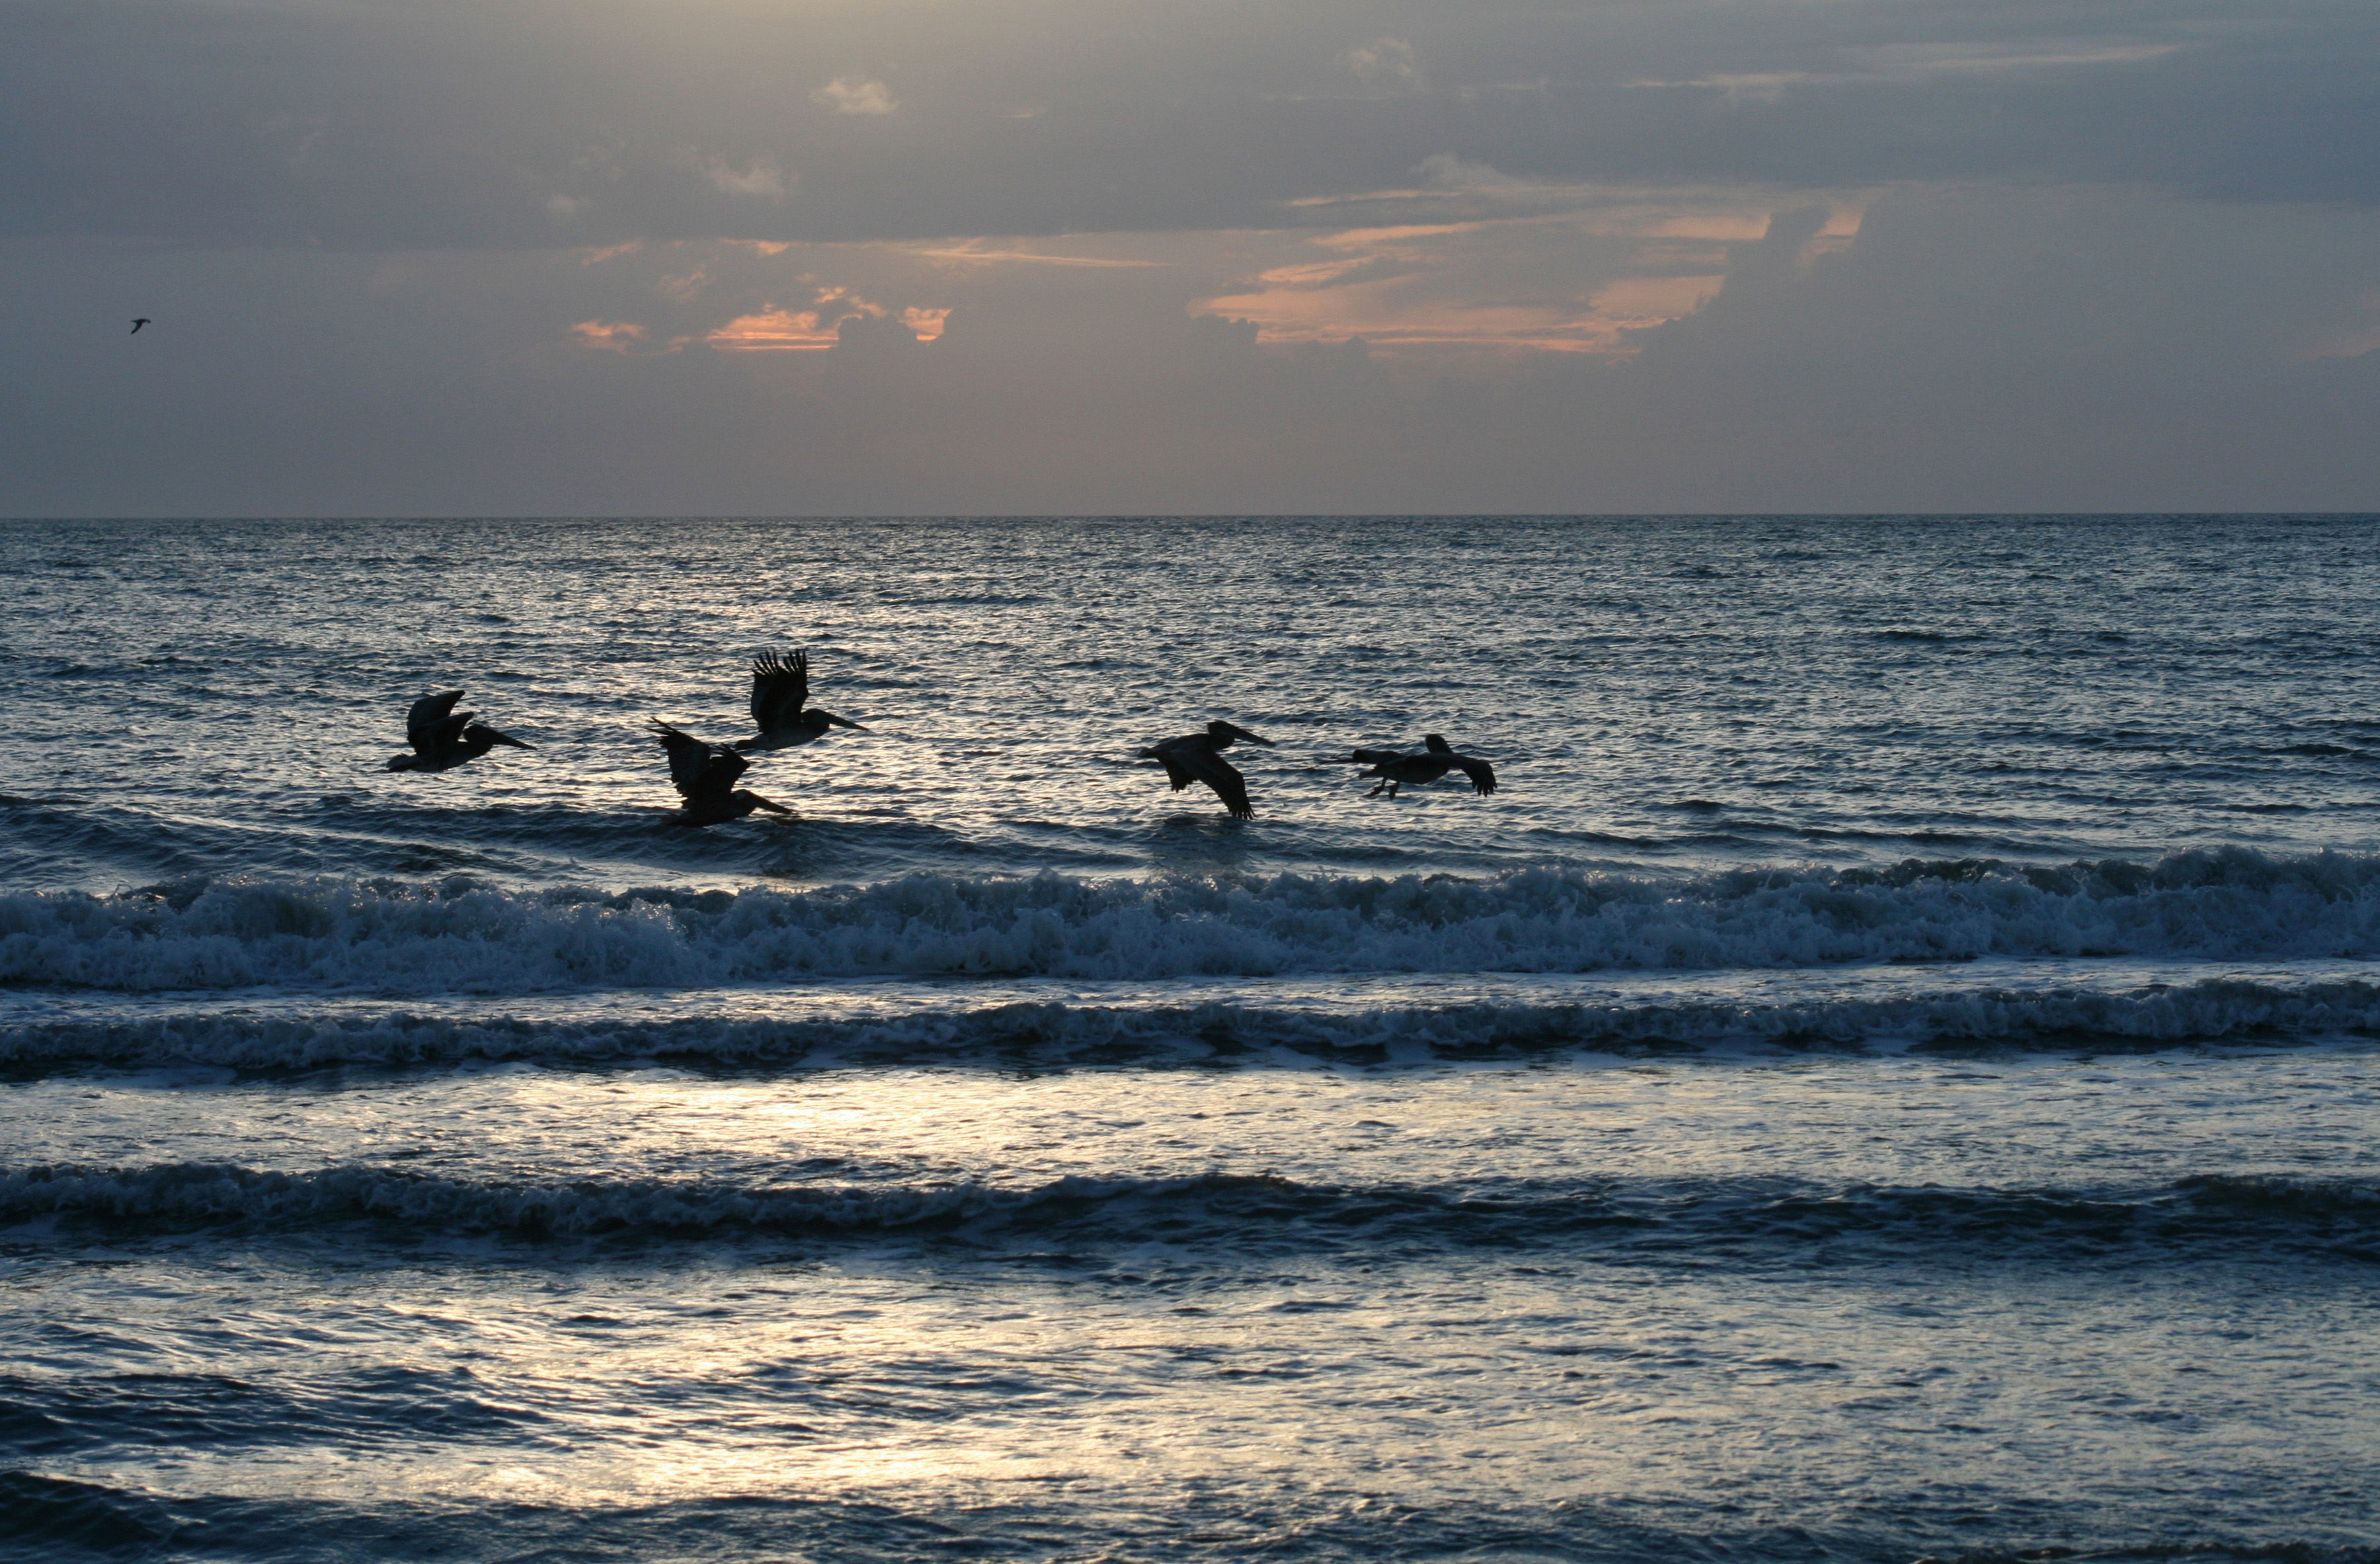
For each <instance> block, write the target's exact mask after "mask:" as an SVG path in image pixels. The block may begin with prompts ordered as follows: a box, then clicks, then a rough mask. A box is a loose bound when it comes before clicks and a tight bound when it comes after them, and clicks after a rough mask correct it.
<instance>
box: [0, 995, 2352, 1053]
mask: <svg viewBox="0 0 2380 1564" xmlns="http://www.w3.org/2000/svg"><path fill="white" fill-rule="evenodd" d="M755 997H757V996H754V995H752V994H749V993H738V994H729V995H721V996H717V998H718V999H719V1000H722V1001H732V1000H744V1001H745V1002H747V1003H749V1002H750V1001H751V1000H752V999H754V998H755ZM402 1003H403V1001H398V1002H397V1004H396V1005H388V1006H383V1005H373V1006H370V1007H369V1008H362V1007H358V1006H357V1005H355V1004H353V1003H351V1002H334V1005H333V1006H332V1007H329V1008H324V1009H322V1010H303V1009H299V1010H290V1009H286V1008H273V1009H241V1008H237V1007H231V1008H226V1009H222V1010H212V1009H211V1010H204V1011H179V1012H175V1013H169V1014H155V1015H138V1014H135V1015H129V1016H127V1015H121V1014H117V1015H102V1016H98V1017H94V1018H91V1019H78V1020H46V1021H30V1022H20V1023H18V1024H12V1025H5V1026H0V1068H6V1069H9V1070H12V1071H14V1072H17V1073H38V1072H42V1071H45V1070H55V1069H69V1068H76V1067H88V1066H100V1067H106V1068H115V1069H135V1070H138V1069H149V1068H160V1067H178V1066H201V1067H209V1068H217V1069H230V1070H246V1071H289V1070H317V1069H325V1068H331V1067H334V1066H341V1065H363V1066H381V1067H422V1066H431V1067H435V1066H444V1065H455V1064H464V1063H471V1062H477V1061H513V1060H523V1061H537V1062H541V1063H547V1064H555V1065H565V1066H568V1065H582V1064H583V1065H595V1064H604V1063H611V1062H617V1061H641V1060H658V1061H669V1062H672V1063H675V1064H684V1065H692V1066H695V1067H698V1068H718V1069H728V1070H765V1069H771V1068H777V1069H786V1068H824V1067H830V1066H855V1065H859V1066H866V1065H889V1064H910V1063H927V1062H931V1063H944V1064H947V1063H957V1064H990V1065H997V1066H1001V1067H1008V1066H1012V1065H1016V1064H1020V1063H1030V1064H1032V1065H1033V1066H1035V1067H1037V1068H1044V1069H1047V1068H1054V1067H1062V1066H1067V1065H1100V1066H1111V1065H1120V1064H1134V1065H1160V1066H1162V1065H1166V1064H1184V1063H1197V1064H1202V1065H1211V1064H1225V1063H1235V1062H1236V1063H1262V1064H1268V1065H1278V1064H1284V1063H1294V1062H1295V1061H1300V1060H1310V1061H1327V1062H1330V1063H1333V1064H1361V1065H1387V1064H1405V1065H1427V1064H1433V1063H1438V1062H1442V1061H1477V1060H1495V1059H1529V1058H1540V1057H1545V1056H1548V1055H1552V1054H1560V1053H1597V1052H1599V1053H1609V1054H1617V1055H1622V1056H1637V1055H1647V1054H1704V1053H1710V1052H1714V1051H1721V1050H1738V1051H1748V1052H1749V1055H1750V1057H1755V1058H1765V1057H1771V1056H1773V1055H1774V1054H1775V1053H1776V1052H1777V1051H1779V1050H1810V1049H1831V1050H1844V1049H1872V1048H1886V1049H1893V1050H1898V1049H1903V1048H1914V1049H1932V1050H1941V1051H1965V1050H1974V1051H1988V1050H1995V1049H2020V1050H2021V1049H2049V1050H2077V1049H2087V1050H2091V1051H2095V1052H2108V1051H2118V1050H2141V1049H2159V1048H2170V1047H2177V1046H2188V1045H2199V1044H2250V1045H2273V1044H2287V1043H2296V1042H2301V1041H2303V1040H2306V1039H2310V1038H2318V1037H2373V1036H2380V983H2369V982H2362V981H2356V980H2345V981H2326V982H2312V983H2305V984H2301V985H2295V986H2290V985H2284V984H2277V983H2266V982H2256V981H2248V980H2243V979H2210V980H2207V981H2203V982H2199V983H2193V984H2188V985H2181V986H2174V987H2162V986H2159V987H2151V988H2142V989H2136V990H2133V991H2131V992H2115V993H2111V992H2105V991H2096V990H2089V989H2079V988H2063V989H2051V990H2046V991H2044V990H2032V991H2012V990H2008V989H1975V990H1967V991H1950V992H1939V993H1929V994H1919V995H1914V996H1900V997H1893V998H1885V999H1845V998H1840V997H1837V998H1828V999H1814V1000H1807V1001H1803V1002H1786V1003H1765V1004H1762V1003H1748V1002H1736V1003H1723V1002H1718V1001H1715V1000H1713V1001H1675V1000H1663V1001H1656V1002H1633V1003H1632V1002H1629V1001H1626V1000H1621V999H1617V998H1609V999H1600V1000H1578V1001H1572V1002H1563V1001H1552V1002H1547V1001H1543V1000H1512V1001H1488V1000H1483V1001H1476V1002H1469V1003H1457V1004H1415V1003H1382V1004H1361V1003H1357V1004H1347V1005H1319V1006H1318V1005H1314V1004H1299V1003H1291V1002H1283V1003H1265V1002H1243V1001H1236V1000H1205V1001H1199V1002H1189V1003H1165V1002H1157V1003H1142V1004H1104V1003H1099V1002H1095V1001H1093V1002H1085V1001H1081V1000H1017V1001H1011V1002H1006V1003H999V1004H986V1005H978V1006H968V1007H956V1008H933V1009H917V1010H913V1011H909V1012H905V1013H899V1014H889V1015H887V1014H874V1015H856V1016H851V1017H847V1018H836V1019H823V1018H818V1017H815V1016H811V1015H807V1014H803V1013H793V1014H784V1015H761V1016H751V1015H735V1014H724V1015H722V1014H683V1013H681V1014H674V1015H672V1014H655V1015H649V1016H643V1017H639V1016H637V1015H634V1014H629V1015H620V1014H616V1013H613V1014H605V1015H601V1016H594V1017H589V1016H571V1015H562V1016H547V1015H539V1014H537V1013H535V1012H527V1013H518V1014H515V1013H505V1012H502V1011H491V1012H485V1013H478V1012H438V1011H421V1010H408V1009H404V1008H400V1007H401V1005H402Z"/></svg>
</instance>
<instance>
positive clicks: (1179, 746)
mask: <svg viewBox="0 0 2380 1564" xmlns="http://www.w3.org/2000/svg"><path fill="white" fill-rule="evenodd" d="M1235 739H1245V740H1247V741H1248V742H1249V743H1250V744H1260V745H1263V746H1265V747H1266V748H1268V749H1269V748H1271V747H1272V740H1270V739H1269V738H1258V737H1257V735H1256V734H1252V733H1250V732H1248V731H1247V729H1245V728H1240V727H1234V726H1233V725H1232V724H1231V723H1229V722H1226V721H1223V720H1222V719H1221V718H1220V717H1219V718H1217V719H1216V720H1215V721H1211V722H1209V723H1208V724H1207V731H1206V732H1205V733H1203V734H1183V735H1182V736H1181V737H1180V738H1170V739H1167V740H1165V741H1164V742H1163V743H1161V744H1152V745H1150V746H1148V747H1147V749H1144V750H1142V751H1141V752H1140V758H1142V759H1144V760H1159V761H1162V762H1164V765H1165V776H1166V780H1167V781H1169V782H1172V784H1173V791H1174V792H1176V793H1179V792H1181V791H1182V790H1183V789H1184V788H1185V787H1188V786H1189V785H1190V784H1191V783H1192V782H1205V783H1206V784H1207V785H1208V787H1211V788H1213V789H1214V790H1215V796H1216V797H1218V798H1220V799H1221V800H1222V801H1223V807H1224V808H1226V809H1229V810H1230V811H1231V812H1232V814H1233V817H1234V818H1238V819H1243V820H1252V819H1255V818H1257V811H1256V806H1255V805H1253V804H1250V803H1249V802H1248V783H1247V779H1246V778H1245V777H1243V776H1241V775H1240V773H1239V772H1237V771H1235V770H1233V769H1232V767H1231V765H1230V763H1229V762H1228V761H1226V760H1225V759H1224V758H1223V757H1222V751H1224V750H1226V749H1229V748H1230V747H1231V746H1232V744H1233V740H1235Z"/></svg>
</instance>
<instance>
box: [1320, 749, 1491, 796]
mask: <svg viewBox="0 0 2380 1564" xmlns="http://www.w3.org/2000/svg"><path fill="white" fill-rule="evenodd" d="M1422 743H1424V744H1425V745H1427V746H1429V747H1428V748H1427V750H1425V751H1424V752H1423V753H1421V754H1419V755H1409V754H1407V753H1405V752H1404V751H1403V750H1401V749H1359V750H1357V751H1355V755H1354V763H1355V764H1356V765H1358V766H1369V767H1371V768H1372V769H1371V770H1368V771H1366V772H1365V773H1364V774H1365V775H1366V776H1367V777H1378V778H1379V779H1380V780H1379V781H1378V782H1375V783H1373V784H1372V791H1371V792H1369V793H1367V794H1364V796H1365V797H1366V798H1378V796H1379V795H1380V789H1382V788H1384V787H1385V788H1387V789H1388V790H1389V796H1390V797H1391V798H1394V797H1395V796H1396V795H1397V788H1398V787H1399V785H1401V784H1402V783H1404V782H1413V783H1415V784H1416V785H1418V784H1420V783H1422V782H1436V781H1437V780H1438V779H1439V778H1440V777H1442V776H1444V775H1446V773H1447V772H1449V771H1452V770H1460V771H1461V772H1462V773H1463V775H1464V776H1466V777H1469V778H1470V779H1471V785H1472V786H1473V787H1474V788H1475V789H1476V790H1477V791H1479V792H1481V793H1493V792H1495V791H1496V769H1495V768H1494V767H1493V766H1490V765H1489V764H1488V762H1487V761H1485V760H1482V759H1479V758H1476V757H1474V756H1469V755H1457V754H1456V753H1455V752H1454V747H1453V746H1451V745H1450V744H1448V743H1447V742H1446V739H1445V737H1444V736H1443V735H1442V734H1423V735H1422Z"/></svg>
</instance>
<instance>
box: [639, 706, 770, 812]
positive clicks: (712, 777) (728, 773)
mask: <svg viewBox="0 0 2380 1564" xmlns="http://www.w3.org/2000/svg"><path fill="white" fill-rule="evenodd" d="M653 736H654V737H655V738H657V739H658V740H660V742H661V746H662V748H663V749H665V750H668V751H669V764H670V781H671V782H674V783H675V784H676V785H677V793H678V796H679V797H681V798H683V799H685V800H686V802H687V803H689V804H691V803H693V802H694V801H695V799H697V798H698V797H700V796H701V795H702V794H705V793H708V792H710V791H712V790H714V789H715V790H718V791H721V792H724V791H725V790H726V789H728V788H731V787H734V786H735V779H736V778H737V777H740V776H742V775H743V774H744V768H745V766H746V764H747V761H746V760H745V758H743V757H742V756H740V755H737V754H735V753H734V752H732V751H731V752H729V753H727V754H726V756H725V757H724V758H725V759H727V760H732V761H734V762H735V764H734V766H733V767H727V768H722V764H721V761H722V755H721V752H720V750H719V749H718V748H717V747H716V746H712V745H708V744H705V743H703V742H702V741H701V740H700V739H698V738H697V737H695V736H694V735H693V734H683V733H680V732H678V731H677V730H676V729H675V728H673V727H671V726H670V725H669V724H668V723H667V722H662V721H656V722H654V723H653Z"/></svg>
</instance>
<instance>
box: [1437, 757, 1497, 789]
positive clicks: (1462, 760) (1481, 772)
mask: <svg viewBox="0 0 2380 1564" xmlns="http://www.w3.org/2000/svg"><path fill="white" fill-rule="evenodd" d="M1447 758H1448V759H1450V760H1451V761H1453V762H1454V764H1455V765H1456V766H1457V767H1458V768H1460V769H1461V770H1462V772H1463V775H1464V776H1466V777H1469V778H1470V779H1471V785H1472V786H1473V787H1474V788H1475V789H1477V790H1478V791H1479V792H1481V793H1493V792H1495V791H1496V768H1495V767H1493V766H1490V765H1489V764H1488V762H1487V761H1485V760H1480V759H1475V758H1473V757H1471V756H1468V755H1450V756H1448V757H1447Z"/></svg>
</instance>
